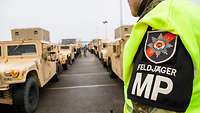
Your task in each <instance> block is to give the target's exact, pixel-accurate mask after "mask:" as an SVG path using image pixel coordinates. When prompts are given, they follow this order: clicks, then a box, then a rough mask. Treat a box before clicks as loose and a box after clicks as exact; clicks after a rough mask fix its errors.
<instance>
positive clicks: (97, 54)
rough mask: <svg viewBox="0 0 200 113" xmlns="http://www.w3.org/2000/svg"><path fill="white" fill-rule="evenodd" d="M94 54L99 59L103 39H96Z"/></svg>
mask: <svg viewBox="0 0 200 113" xmlns="http://www.w3.org/2000/svg"><path fill="white" fill-rule="evenodd" d="M92 42H93V46H94V48H93V52H94V54H95V55H96V56H97V57H98V58H99V52H100V50H101V49H100V48H101V47H102V46H101V45H102V39H94V40H93V41H92Z"/></svg>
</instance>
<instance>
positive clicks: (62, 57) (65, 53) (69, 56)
mask: <svg viewBox="0 0 200 113" xmlns="http://www.w3.org/2000/svg"><path fill="white" fill-rule="evenodd" d="M58 47H59V62H60V63H61V64H62V66H63V69H64V70H67V69H68V64H70V65H72V63H73V60H74V48H73V46H72V45H71V44H68V45H59V46H58Z"/></svg>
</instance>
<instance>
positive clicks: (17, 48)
mask: <svg viewBox="0 0 200 113" xmlns="http://www.w3.org/2000/svg"><path fill="white" fill-rule="evenodd" d="M7 50H8V56H19V55H34V54H36V46H35V45H34V44H27V45H9V46H8V47H7Z"/></svg>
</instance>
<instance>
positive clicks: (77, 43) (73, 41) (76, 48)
mask: <svg viewBox="0 0 200 113" xmlns="http://www.w3.org/2000/svg"><path fill="white" fill-rule="evenodd" d="M69 44H70V45H71V46H73V49H74V50H73V52H74V55H75V58H76V57H77V56H79V54H80V53H81V45H80V41H78V40H77V39H75V38H69V39H62V45H69ZM74 60H75V59H73V61H74Z"/></svg>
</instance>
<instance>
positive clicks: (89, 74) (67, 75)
mask: <svg viewBox="0 0 200 113" xmlns="http://www.w3.org/2000/svg"><path fill="white" fill-rule="evenodd" d="M108 74H109V73H108V72H102V73H80V74H79V73H78V74H75V73H62V74H61V76H62V77H74V76H100V75H102V76H105V75H108Z"/></svg>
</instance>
